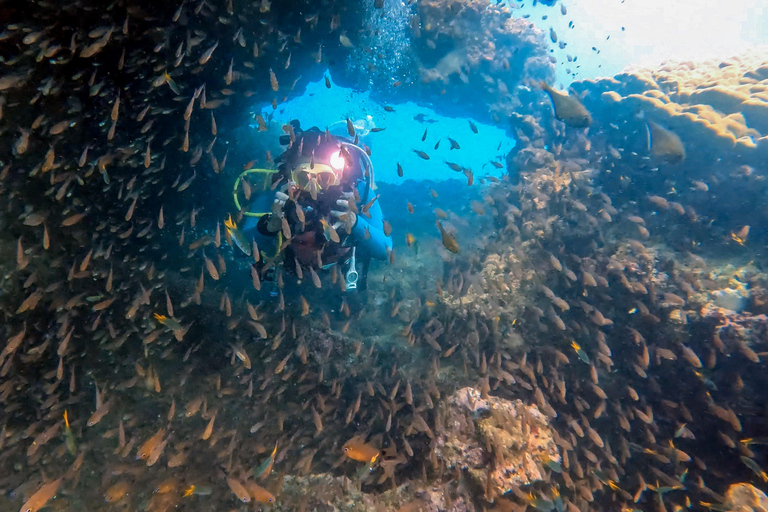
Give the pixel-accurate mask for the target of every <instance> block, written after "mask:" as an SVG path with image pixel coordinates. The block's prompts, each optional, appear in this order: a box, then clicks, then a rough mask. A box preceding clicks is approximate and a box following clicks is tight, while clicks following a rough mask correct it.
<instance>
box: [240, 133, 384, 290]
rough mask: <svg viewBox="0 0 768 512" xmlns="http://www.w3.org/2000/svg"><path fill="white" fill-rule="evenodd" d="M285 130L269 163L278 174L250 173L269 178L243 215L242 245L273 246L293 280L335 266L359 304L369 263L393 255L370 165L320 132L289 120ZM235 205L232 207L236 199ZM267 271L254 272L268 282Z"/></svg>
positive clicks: (360, 153)
mask: <svg viewBox="0 0 768 512" xmlns="http://www.w3.org/2000/svg"><path fill="white" fill-rule="evenodd" d="M286 129H287V131H289V132H290V135H283V136H281V137H280V143H281V144H282V145H284V146H286V145H287V146H288V147H287V149H286V150H285V151H284V152H283V153H282V154H281V155H280V156H279V157H277V158H276V159H275V163H276V164H277V169H276V170H269V171H268V170H263V169H258V170H257V169H254V170H253V171H256V172H267V173H270V174H271V180H269V181H271V183H270V184H268V185H267V186H265V187H264V192H263V193H260V194H258V195H257V197H256V198H255V199H254V200H253V202H252V203H251V204H250V205H249V207H248V209H247V211H245V212H244V215H245V216H246V217H247V220H246V221H245V222H244V224H243V225H242V229H241V231H242V233H243V235H244V236H245V238H246V239H247V240H249V243H250V240H253V241H255V242H256V244H257V246H258V247H267V246H273V247H275V251H274V254H275V259H279V260H281V261H282V263H283V268H284V269H285V270H286V271H287V272H289V273H293V274H296V275H298V276H299V277H301V274H302V273H303V272H302V270H301V269H302V267H303V268H310V269H315V268H318V269H320V268H322V269H330V268H332V267H334V266H337V268H338V269H340V270H341V276H342V279H343V287H342V289H343V290H344V291H346V292H348V293H349V292H357V293H358V296H359V297H360V301H361V302H362V303H363V304H364V303H365V301H366V294H365V293H361V292H365V290H366V289H367V276H368V266H369V264H370V261H371V259H374V258H375V259H378V260H385V259H387V257H388V254H389V251H391V249H392V238H391V236H389V235H388V234H385V232H384V217H383V214H382V211H381V206H380V205H379V203H378V200H377V198H378V196H376V195H375V193H374V187H375V186H374V177H373V165H372V164H371V160H370V158H369V156H368V154H367V153H366V152H365V151H364V150H363V149H362V148H360V147H359V146H358V145H357V144H355V143H354V142H352V141H351V140H349V139H346V138H344V137H338V136H334V135H331V134H330V132H329V131H328V130H327V129H326V130H325V131H324V132H323V131H320V130H319V129H318V128H317V127H312V128H310V129H308V130H302V129H301V126H300V124H299V122H298V121H296V120H293V121H291V124H290V126H289V127H288V126H287V127H286ZM247 172H248V171H246V173H247ZM241 177H242V175H241ZM239 181H240V180H239V179H238V182H239ZM236 191H237V183H236V184H235V192H236ZM272 191H274V193H273V192H272ZM235 199H236V204H238V203H237V195H236V194H235ZM238 208H239V204H238ZM285 240H289V241H288V243H287V245H286V244H285V243H284V241H285ZM281 249H282V250H281ZM269 252H270V253H271V252H272V251H269ZM273 262H274V260H273ZM275 264H277V263H275ZM270 267H271V268H270ZM273 268H274V266H273V265H269V266H267V268H265V263H264V258H262V259H261V262H260V264H258V266H257V270H259V272H261V273H262V274H266V275H265V278H266V279H272V277H271V274H270V273H272V272H273V270H272V269H273ZM313 278H314V277H313ZM274 294H277V291H276V290H274V289H273V295H274Z"/></svg>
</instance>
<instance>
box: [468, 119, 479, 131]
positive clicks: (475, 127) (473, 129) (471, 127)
mask: <svg viewBox="0 0 768 512" xmlns="http://www.w3.org/2000/svg"><path fill="white" fill-rule="evenodd" d="M469 129H470V130H472V133H477V126H475V123H473V122H472V121H470V122H469Z"/></svg>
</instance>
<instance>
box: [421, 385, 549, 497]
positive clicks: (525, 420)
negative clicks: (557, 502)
mask: <svg viewBox="0 0 768 512" xmlns="http://www.w3.org/2000/svg"><path fill="white" fill-rule="evenodd" d="M444 408H445V415H444V418H445V420H444V426H445V428H444V430H443V432H442V434H441V435H440V437H439V438H438V439H437V448H436V449H437V455H438V457H439V458H442V459H443V460H444V461H445V463H446V464H447V465H448V466H450V467H458V468H461V469H463V470H465V471H466V472H467V473H468V475H469V476H470V477H471V478H472V479H473V480H474V481H475V482H476V483H477V484H478V485H480V486H482V487H483V488H489V487H490V488H492V489H493V490H494V491H495V493H496V494H503V493H505V492H508V491H510V490H512V489H513V488H515V487H517V486H520V485H526V484H529V483H531V482H534V481H537V480H542V479H543V478H544V474H545V465H546V464H549V463H551V462H554V463H558V462H559V461H560V454H559V452H558V449H557V446H556V445H555V442H554V440H553V436H552V428H551V427H550V425H549V422H548V420H547V417H546V416H545V415H544V414H543V413H542V412H540V411H539V409H538V407H536V406H535V405H525V404H524V403H523V402H522V401H520V400H514V401H511V400H505V399H503V398H497V397H491V396H486V397H482V396H481V394H480V392H479V391H477V390H475V389H473V388H462V389H460V390H458V391H456V392H455V393H454V394H453V395H451V396H450V397H448V399H447V400H446V402H445V404H444ZM489 477H490V478H491V482H490V485H488V478H489Z"/></svg>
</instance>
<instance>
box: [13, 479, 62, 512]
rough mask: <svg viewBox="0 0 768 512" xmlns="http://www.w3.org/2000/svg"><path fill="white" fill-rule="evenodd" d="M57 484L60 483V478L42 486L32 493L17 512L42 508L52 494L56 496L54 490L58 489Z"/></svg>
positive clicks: (34, 511) (31, 511)
mask: <svg viewBox="0 0 768 512" xmlns="http://www.w3.org/2000/svg"><path fill="white" fill-rule="evenodd" d="M59 485H61V478H59V479H58V480H54V481H52V482H49V483H47V484H45V485H44V486H42V487H41V488H40V490H38V491H37V492H36V493H35V494H33V495H32V497H31V498H29V499H28V500H27V502H26V503H24V505H23V506H22V507H21V510H19V512H37V511H38V510H40V509H41V508H43V507H44V506H45V504H46V503H48V502H49V501H50V500H51V499H53V497H54V496H56V492H58V490H59Z"/></svg>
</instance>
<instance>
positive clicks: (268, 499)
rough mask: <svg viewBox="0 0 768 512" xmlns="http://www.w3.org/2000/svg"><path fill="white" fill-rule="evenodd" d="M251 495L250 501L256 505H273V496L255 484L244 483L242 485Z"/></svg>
mask: <svg viewBox="0 0 768 512" xmlns="http://www.w3.org/2000/svg"><path fill="white" fill-rule="evenodd" d="M243 485H244V486H245V488H246V489H247V490H248V494H250V495H251V500H253V501H254V502H256V503H274V502H275V495H274V494H272V493H271V492H269V491H268V490H266V489H265V488H263V487H262V486H260V485H259V484H257V483H255V482H250V481H248V482H245V483H244V484H243Z"/></svg>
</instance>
